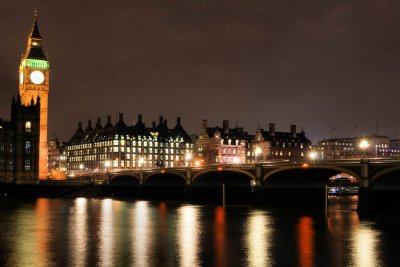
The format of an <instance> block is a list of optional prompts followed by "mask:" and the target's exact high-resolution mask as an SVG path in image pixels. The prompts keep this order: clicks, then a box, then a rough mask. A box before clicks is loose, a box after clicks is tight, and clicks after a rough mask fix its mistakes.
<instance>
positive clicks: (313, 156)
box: [308, 151, 318, 161]
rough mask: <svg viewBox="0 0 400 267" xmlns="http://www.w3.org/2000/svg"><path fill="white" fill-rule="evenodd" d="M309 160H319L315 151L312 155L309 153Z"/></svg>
mask: <svg viewBox="0 0 400 267" xmlns="http://www.w3.org/2000/svg"><path fill="white" fill-rule="evenodd" d="M308 158H309V159H310V160H311V161H315V160H316V159H317V158H318V154H317V152H315V151H311V152H310V153H308Z"/></svg>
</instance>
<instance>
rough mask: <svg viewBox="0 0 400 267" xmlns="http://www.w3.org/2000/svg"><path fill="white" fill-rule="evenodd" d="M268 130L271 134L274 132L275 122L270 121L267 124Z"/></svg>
mask: <svg viewBox="0 0 400 267" xmlns="http://www.w3.org/2000/svg"><path fill="white" fill-rule="evenodd" d="M269 132H270V133H271V134H275V123H270V124H269Z"/></svg>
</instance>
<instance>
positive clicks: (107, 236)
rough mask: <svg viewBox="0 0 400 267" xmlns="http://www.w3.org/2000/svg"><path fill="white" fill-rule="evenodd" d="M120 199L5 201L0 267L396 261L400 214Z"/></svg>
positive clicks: (348, 202) (399, 258) (334, 205)
mask: <svg viewBox="0 0 400 267" xmlns="http://www.w3.org/2000/svg"><path fill="white" fill-rule="evenodd" d="M355 201H356V199H352V198H347V199H344V200H343V201H342V204H341V205H340V204H339V202H338V199H333V198H331V200H330V202H331V208H330V211H329V213H328V217H325V213H324V212H315V211H313V212H311V211H310V212H305V211H298V210H297V211H296V210H290V211H289V210H277V209H268V208H264V207H251V206H227V207H225V208H223V207H221V206H210V205H195V204H181V203H166V202H149V201H133V200H115V199H85V198H78V199H45V198H41V199H35V200H15V199H1V200H0V216H1V217H0V233H1V235H0V265H1V266H400V230H399V222H400V219H399V216H394V215H392V214H380V215H372V214H361V213H357V212H356V211H354V210H353V209H354V208H355V206H354V204H355Z"/></svg>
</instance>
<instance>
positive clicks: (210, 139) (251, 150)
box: [195, 120, 311, 165]
mask: <svg viewBox="0 0 400 267" xmlns="http://www.w3.org/2000/svg"><path fill="white" fill-rule="evenodd" d="M195 147H196V148H195V154H196V161H195V162H197V163H198V164H204V165H209V164H243V163H261V162H265V161H268V160H301V159H303V158H305V157H306V156H307V152H308V151H309V150H310V148H311V141H310V140H309V139H308V138H307V137H306V136H305V133H304V131H303V130H302V131H301V132H299V133H298V132H296V126H295V125H291V126H290V132H277V131H275V124H274V123H270V124H269V131H265V130H263V129H260V128H257V130H256V134H255V135H249V134H248V133H247V132H245V131H244V130H243V128H241V127H237V126H236V127H235V128H229V121H228V120H224V121H223V124H222V127H218V126H216V127H208V126H207V120H203V122H202V129H201V131H200V134H199V136H198V137H197V139H196V146H195Z"/></svg>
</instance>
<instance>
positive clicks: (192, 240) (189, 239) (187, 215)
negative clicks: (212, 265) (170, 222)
mask: <svg viewBox="0 0 400 267" xmlns="http://www.w3.org/2000/svg"><path fill="white" fill-rule="evenodd" d="M198 217H199V214H198V208H196V207H193V206H183V207H181V208H179V209H178V219H177V220H178V221H177V226H176V231H177V232H176V237H177V239H178V240H177V243H178V249H179V251H178V254H179V266H187V267H192V266H200V265H201V264H200V261H199V234H200V232H201V229H200V225H199V223H198V222H199V221H198Z"/></svg>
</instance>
